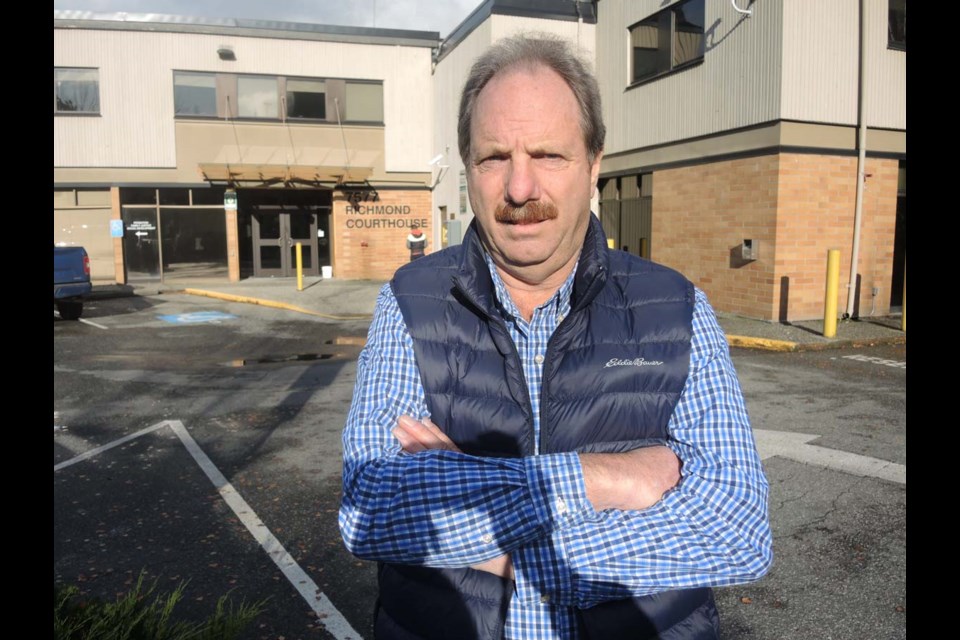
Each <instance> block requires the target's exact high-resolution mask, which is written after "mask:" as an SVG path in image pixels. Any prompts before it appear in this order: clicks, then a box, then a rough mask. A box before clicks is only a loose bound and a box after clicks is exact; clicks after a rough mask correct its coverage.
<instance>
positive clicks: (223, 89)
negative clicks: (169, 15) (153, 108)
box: [172, 69, 386, 127]
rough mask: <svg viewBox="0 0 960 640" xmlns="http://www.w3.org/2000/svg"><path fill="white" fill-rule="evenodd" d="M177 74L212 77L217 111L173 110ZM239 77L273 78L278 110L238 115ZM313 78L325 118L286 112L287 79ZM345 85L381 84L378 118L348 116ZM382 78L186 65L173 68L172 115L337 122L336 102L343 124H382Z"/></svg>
mask: <svg viewBox="0 0 960 640" xmlns="http://www.w3.org/2000/svg"><path fill="white" fill-rule="evenodd" d="M178 74H183V75H196V76H209V77H213V78H215V79H216V80H215V85H216V103H217V114H216V115H201V114H191V113H177V112H176V91H177V84H176V78H177V75H178ZM241 78H262V79H264V80H274V81H275V82H276V86H277V94H276V98H277V114H276V115H275V116H269V117H266V116H265V117H257V116H241V115H240V113H239V111H240V105H239V81H240V79H241ZM291 81H292V82H306V83H310V82H316V83H322V84H323V87H324V99H325V101H326V104H325V108H324V111H325V113H324V116H325V117H324V118H311V117H299V116H291V115H289V105H288V104H287V103H288V98H287V84H288V83H289V82H291ZM347 85H376V86H379V87H380V92H379V98H380V105H379V109H378V111H379V114H380V116H381V118H380V120H351V119H350V118H348V117H347V110H348V104H347V102H348V101H347V99H346V87H347ZM384 86H385V81H383V80H371V79H364V78H330V77H325V78H319V77H310V76H298V75H290V76H287V75H275V74H256V73H221V72H214V71H194V70H188V69H174V70H173V78H172V88H173V92H174V95H173V101H174V108H173V110H174V114H173V116H174V119H176V120H235V121H240V122H293V123H297V124H327V125H329V124H334V125H335V124H337V115H338V114H337V107H336V104H335V102H336V101H337V100H339V103H340V107H339V108H340V114H339V115H340V118H342V122H343V124H345V125H347V124H349V125H355V126H379V127H382V126H384V120H385V117H386V104H385V101H384Z"/></svg>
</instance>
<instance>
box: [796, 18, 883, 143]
mask: <svg viewBox="0 0 960 640" xmlns="http://www.w3.org/2000/svg"><path fill="white" fill-rule="evenodd" d="M882 1H883V2H886V0H882ZM859 13H860V9H859V0H785V2H784V9H783V77H784V82H783V90H782V93H783V111H782V114H781V115H782V118H783V119H785V120H800V121H805V122H823V123H831V124H845V125H855V124H856V123H857V82H858V80H857V64H858V63H857V61H858V58H859V39H860V38H859ZM884 33H886V27H884Z"/></svg>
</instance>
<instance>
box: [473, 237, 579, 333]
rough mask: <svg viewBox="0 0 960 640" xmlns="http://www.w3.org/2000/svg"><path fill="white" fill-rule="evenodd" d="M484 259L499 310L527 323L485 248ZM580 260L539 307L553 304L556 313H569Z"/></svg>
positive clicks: (543, 307) (515, 319)
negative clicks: (554, 291)
mask: <svg viewBox="0 0 960 640" xmlns="http://www.w3.org/2000/svg"><path fill="white" fill-rule="evenodd" d="M483 259H484V260H485V261H486V263H487V269H488V270H489V271H490V278H491V279H492V280H493V289H494V292H495V293H496V297H497V310H498V311H499V312H500V314H501V315H502V316H503V317H504V318H505V319H510V320H514V321H516V322H517V323H519V324H521V325H523V324H526V320H525V319H524V318H523V316H522V315H521V314H520V310H519V309H517V306H516V305H515V304H514V303H513V299H512V298H511V297H510V292H508V291H507V285H506V284H505V283H504V282H503V278H501V277H500V272H499V271H498V270H497V265H496V264H495V263H494V262H493V258H492V257H491V256H490V252H489V251H487V250H486V249H485V248H484V251H483ZM579 262H580V261H579V260H577V261H575V262H574V264H573V269H572V270H571V271H570V275H568V276H567V279H566V280H564V281H563V284H562V285H560V288H559V289H558V290H557V292H556V293H555V294H553V296H552V297H551V298H550V299H549V300H547V301H546V302H544V303H543V304H542V305H540V306H539V307H537V308H538V309H549V308H550V307H551V305H552V306H553V309H554V313H555V314H556V315H566V314H567V312H568V310H569V309H570V294H571V292H572V291H573V281H574V278H575V276H576V275H577V265H578V264H579Z"/></svg>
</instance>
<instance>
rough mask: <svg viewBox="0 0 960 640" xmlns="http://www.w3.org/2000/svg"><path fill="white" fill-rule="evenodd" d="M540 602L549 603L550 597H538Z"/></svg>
mask: <svg viewBox="0 0 960 640" xmlns="http://www.w3.org/2000/svg"><path fill="white" fill-rule="evenodd" d="M540 602H542V603H543V604H547V603H549V602H550V596H540Z"/></svg>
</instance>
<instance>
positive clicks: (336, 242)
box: [331, 190, 434, 280]
mask: <svg viewBox="0 0 960 640" xmlns="http://www.w3.org/2000/svg"><path fill="white" fill-rule="evenodd" d="M379 198H380V199H379V201H377V202H361V203H359V204H358V205H357V206H356V207H354V206H353V205H352V204H351V203H349V202H347V201H346V200H345V199H344V198H343V196H342V195H341V194H339V193H336V195H335V196H334V199H333V216H332V218H333V220H332V227H333V228H332V229H331V235H332V236H333V275H334V277H335V278H344V279H352V280H358V279H364V280H389V279H390V278H391V277H392V276H393V272H394V271H396V270H397V268H398V267H400V266H402V265H404V264H406V263H407V262H409V261H410V250H409V249H407V245H406V242H407V235H408V234H409V233H410V227H411V225H412V224H418V225H419V226H420V227H421V228H422V229H423V234H424V236H426V238H427V253H431V252H432V251H433V250H434V247H432V246H431V245H430V239H431V237H432V235H433V232H432V229H433V225H432V215H431V211H430V207H431V202H432V200H431V197H430V192H429V191H427V190H418V191H388V190H381V191H379Z"/></svg>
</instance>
